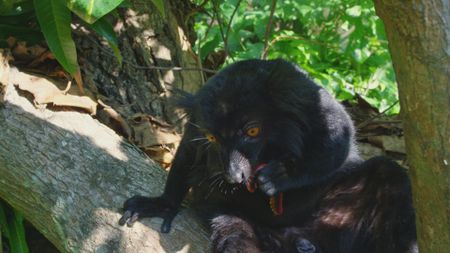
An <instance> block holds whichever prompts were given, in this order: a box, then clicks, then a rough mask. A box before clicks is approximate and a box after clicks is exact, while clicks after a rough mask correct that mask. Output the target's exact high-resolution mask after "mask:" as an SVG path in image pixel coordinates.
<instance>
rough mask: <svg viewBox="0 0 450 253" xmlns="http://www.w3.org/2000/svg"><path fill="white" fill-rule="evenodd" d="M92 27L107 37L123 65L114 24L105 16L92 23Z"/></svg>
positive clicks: (120, 63)
mask: <svg viewBox="0 0 450 253" xmlns="http://www.w3.org/2000/svg"><path fill="white" fill-rule="evenodd" d="M90 27H91V28H92V29H94V31H95V32H97V33H98V34H100V35H101V36H102V37H103V38H105V39H106V41H107V42H108V44H109V46H110V47H111V49H112V50H113V53H114V55H115V56H116V58H117V60H118V61H119V65H122V55H121V54H120V50H119V44H118V42H117V37H116V33H115V32H114V29H113V27H112V25H111V24H110V23H109V22H108V21H107V20H106V18H105V17H103V18H101V19H99V20H97V21H96V22H95V23H93V24H91V25H90Z"/></svg>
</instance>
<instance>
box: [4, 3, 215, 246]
mask: <svg viewBox="0 0 450 253" xmlns="http://www.w3.org/2000/svg"><path fill="white" fill-rule="evenodd" d="M131 2H132V6H131V7H130V8H127V9H126V10H121V11H119V16H120V19H119V21H117V22H116V23H115V28H116V31H117V32H118V34H119V40H120V42H119V44H120V49H121V52H122V54H123V56H124V64H123V66H122V67H119V65H118V64H117V61H116V60H115V58H114V56H113V55H112V53H111V51H110V49H108V48H107V46H105V45H104V44H105V43H104V42H103V41H102V40H101V39H99V38H96V37H95V36H93V35H92V34H89V33H88V32H86V31H85V30H83V29H78V30H76V34H75V37H74V39H75V41H76V45H77V51H78V58H79V62H80V65H81V68H82V69H81V71H82V73H83V78H84V85H85V88H86V90H87V91H88V92H89V93H92V94H91V96H92V97H94V98H96V99H101V100H102V101H103V102H105V103H106V104H108V105H110V106H112V107H113V108H114V109H115V110H116V111H118V112H119V113H120V114H121V115H122V116H123V117H124V118H125V119H126V118H127V117H129V116H131V115H133V114H134V113H147V114H151V115H152V116H155V117H157V118H159V119H162V120H166V121H175V120H176V117H175V116H174V114H171V113H170V110H168V109H167V107H168V106H167V98H168V97H169V96H170V95H171V90H172V89H171V88H172V87H176V88H179V89H184V90H187V91H194V90H196V89H197V88H198V87H199V86H200V85H201V84H202V75H201V73H200V72H199V71H198V70H195V71H178V72H177V71H173V70H161V69H155V68H154V67H155V66H156V67H172V66H181V67H196V59H195V57H194V55H193V54H192V52H191V51H190V47H191V45H190V41H189V39H188V37H189V36H188V35H189V34H188V33H185V30H183V29H182V28H184V29H186V28H187V27H190V26H189V24H191V23H189V22H191V21H185V20H182V17H183V15H184V14H186V12H189V11H190V8H191V6H190V4H189V1H184V0H173V1H164V4H165V12H166V15H165V18H162V17H161V15H160V14H159V12H158V10H157V9H156V8H155V7H154V6H153V4H152V1H142V0H140V1H138V0H136V1H131ZM174 11H176V13H174ZM182 14H183V15H182ZM0 58H1V57H0ZM3 63H4V62H2V64H3ZM7 69H8V68H7V66H2V65H0V88H1V90H0V175H1V176H0V198H2V199H4V200H5V201H7V202H8V203H9V204H10V205H11V206H13V207H14V208H15V209H17V210H19V211H21V212H22V213H23V214H24V216H25V218H26V219H27V220H28V221H30V222H31V223H32V224H33V225H34V226H35V227H36V228H37V229H38V230H39V231H40V232H41V233H42V234H43V235H44V236H45V237H47V238H48V239H49V240H50V241H51V242H52V243H53V244H54V245H55V246H56V247H57V248H58V249H59V250H60V251H61V252H133V253H134V252H176V251H182V252H186V251H189V252H206V251H208V247H209V241H208V233H207V232H206V229H205V228H204V227H203V225H202V224H200V223H199V222H198V221H197V220H196V218H195V217H194V216H193V214H192V213H191V212H190V211H189V210H183V211H181V213H180V214H179V215H178V216H177V218H175V220H174V226H173V228H172V231H171V233H169V234H167V235H166V234H160V233H159V229H160V222H159V219H144V220H143V221H142V222H141V223H137V224H135V226H134V227H133V228H128V227H120V226H119V225H118V223H117V222H118V219H119V218H120V210H119V208H120V207H121V206H122V204H123V202H124V201H125V200H126V199H127V198H129V197H131V196H133V195H136V194H141V195H147V196H156V195H159V194H160V193H161V192H162V189H163V186H164V183H165V178H166V173H165V172H164V171H163V170H162V169H161V168H159V166H157V165H156V164H155V163H154V162H153V161H151V160H150V159H148V157H146V155H145V154H143V152H142V151H140V150H139V149H137V148H136V147H135V146H133V145H130V144H129V143H127V142H125V141H124V140H123V139H122V138H121V137H119V136H118V135H117V134H116V133H115V132H114V131H112V130H111V129H109V128H108V127H106V126H104V125H102V124H101V123H99V122H98V121H97V120H96V119H94V118H93V117H92V116H90V115H88V114H85V113H78V112H74V111H70V110H68V111H67V110H66V111H61V110H59V111H55V110H49V109H45V108H39V109H36V107H35V106H34V105H33V103H31V102H30V101H29V99H27V98H29V97H30V96H29V95H30V94H27V93H24V92H19V90H18V89H17V88H15V87H14V86H13V84H15V82H16V81H15V80H17V78H19V77H20V75H23V74H21V72H20V71H17V70H15V69H14V68H11V70H7ZM10 72H12V73H10ZM8 76H9V78H8ZM2 84H3V87H2Z"/></svg>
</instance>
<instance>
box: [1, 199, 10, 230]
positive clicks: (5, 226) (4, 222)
mask: <svg viewBox="0 0 450 253" xmlns="http://www.w3.org/2000/svg"><path fill="white" fill-rule="evenodd" d="M5 209H6V206H5V205H3V203H2V201H1V200H0V231H1V232H2V233H3V235H4V236H5V237H6V238H9V235H10V232H9V226H8V221H7V219H6V210H5Z"/></svg>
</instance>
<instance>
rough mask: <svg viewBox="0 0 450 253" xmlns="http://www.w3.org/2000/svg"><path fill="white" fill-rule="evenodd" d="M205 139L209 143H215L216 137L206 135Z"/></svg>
mask: <svg viewBox="0 0 450 253" xmlns="http://www.w3.org/2000/svg"><path fill="white" fill-rule="evenodd" d="M206 139H208V141H209V142H216V136H214V135H212V134H206Z"/></svg>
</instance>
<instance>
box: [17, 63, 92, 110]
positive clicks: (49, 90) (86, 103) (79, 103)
mask: <svg viewBox="0 0 450 253" xmlns="http://www.w3.org/2000/svg"><path fill="white" fill-rule="evenodd" d="M10 82H12V83H13V84H14V85H16V86H18V87H19V89H21V90H24V91H28V92H30V93H31V94H32V95H33V96H34V101H35V103H37V104H54V105H56V106H69V107H77V108H82V109H85V110H87V111H89V112H90V113H91V114H92V115H95V114H96V113H97V102H95V101H94V100H92V99H91V98H90V97H88V96H76V95H71V94H65V93H64V91H62V90H60V89H58V88H57V86H56V85H55V84H54V83H53V82H51V81H50V80H48V79H46V78H44V77H40V76H36V75H31V74H27V73H24V72H20V71H18V70H17V69H15V71H14V74H12V75H11V77H10Z"/></svg>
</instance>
